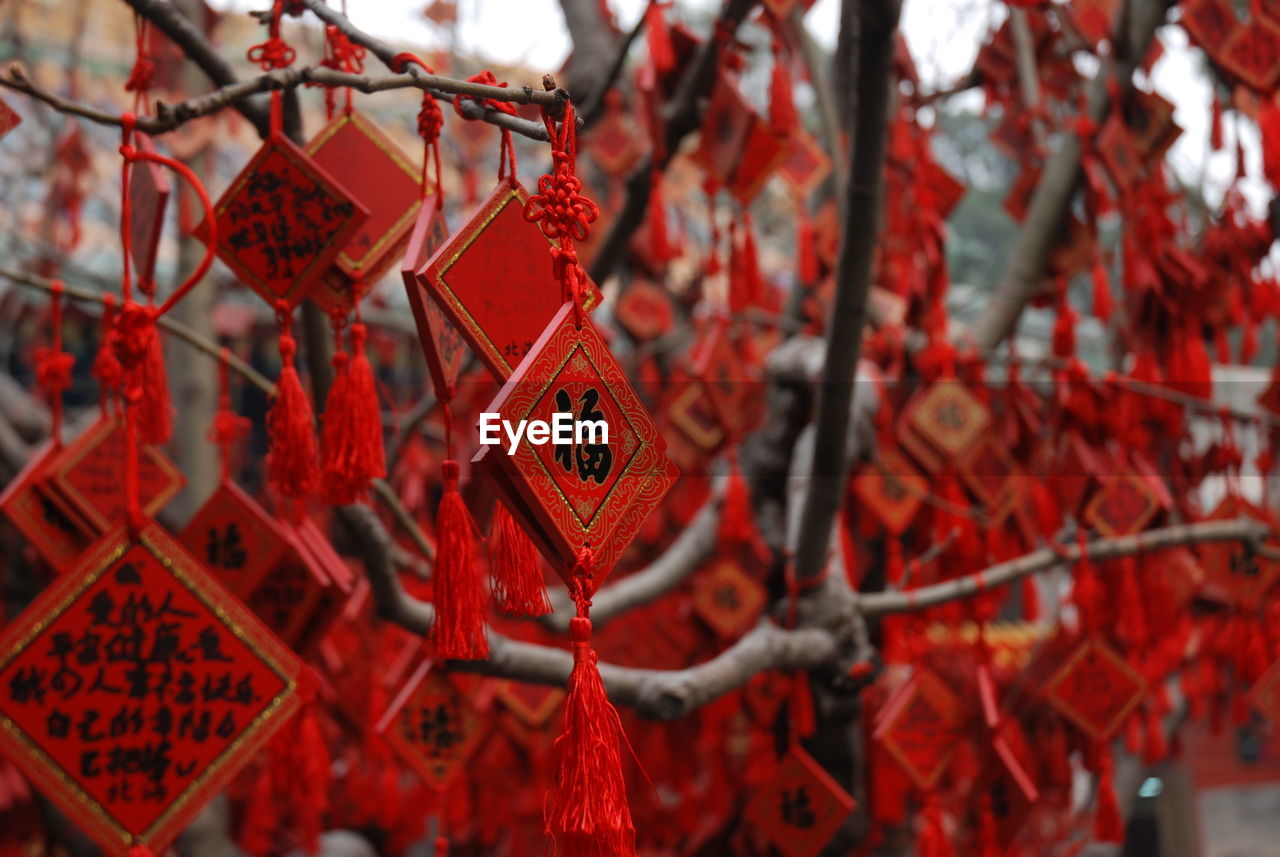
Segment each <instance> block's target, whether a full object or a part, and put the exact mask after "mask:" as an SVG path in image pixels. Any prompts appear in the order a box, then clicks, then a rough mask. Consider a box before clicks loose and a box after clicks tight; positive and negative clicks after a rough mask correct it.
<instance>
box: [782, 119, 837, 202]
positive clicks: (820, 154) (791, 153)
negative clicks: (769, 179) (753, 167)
mask: <svg viewBox="0 0 1280 857" xmlns="http://www.w3.org/2000/svg"><path fill="white" fill-rule="evenodd" d="M778 169H779V174H780V175H781V176H782V178H783V180H784V181H786V183H787V184H788V185H790V186H791V189H792V190H793V191H794V192H795V194H796V196H798V197H799V198H800V199H801V200H804V199H806V198H807V197H808V196H809V194H810V193H812V192H813V191H814V189H815V188H817V186H818V185H820V184H822V182H824V181H825V180H826V178H827V176H829V175H830V174H831V156H830V155H828V154H827V152H826V150H825V149H823V148H822V146H821V144H819V143H818V141H817V139H815V138H814V136H813V135H812V134H810V133H809V132H808V131H797V132H796V133H794V134H792V135H791V146H790V149H789V150H788V152H787V158H786V160H785V161H783V162H782V165H781V166H780V167H779V168H778Z"/></svg>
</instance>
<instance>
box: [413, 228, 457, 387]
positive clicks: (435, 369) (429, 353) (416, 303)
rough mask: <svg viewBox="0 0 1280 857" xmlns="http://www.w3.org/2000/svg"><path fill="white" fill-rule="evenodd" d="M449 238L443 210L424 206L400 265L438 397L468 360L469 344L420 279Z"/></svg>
mask: <svg viewBox="0 0 1280 857" xmlns="http://www.w3.org/2000/svg"><path fill="white" fill-rule="evenodd" d="M448 237H449V224H448V223H447V222H446V221H445V218H444V211H443V210H441V209H440V208H439V207H438V206H436V205H434V204H428V205H424V206H422V208H421V209H419V211H418V216H417V218H416V219H415V220H414V224H413V230H412V231H411V232H410V233H409V243H408V245H407V246H406V247H405V252H404V262H403V263H402V264H401V266H400V277H401V279H403V280H404V289H405V293H406V294H407V295H408V296H409V307H410V308H411V309H412V310H413V321H414V324H415V325H416V326H417V328H418V341H419V342H421V343H422V354H423V356H424V357H425V358H426V360H427V370H428V371H429V372H430V373H431V383H432V384H434V385H435V388H436V398H441V397H443V396H444V395H446V394H447V393H448V392H449V391H452V390H453V389H454V386H455V385H456V384H457V383H458V375H459V373H461V372H462V362H463V361H464V360H465V359H466V357H467V344H466V343H465V342H464V341H463V340H462V336H461V335H460V334H459V333H458V329H457V328H456V327H454V326H453V322H451V321H449V319H448V317H447V316H445V314H444V311H443V310H442V309H441V308H440V304H439V303H438V302H437V301H436V299H435V297H433V296H432V294H431V292H429V291H428V290H427V288H426V285H425V281H424V280H423V279H422V278H421V277H419V276H418V272H419V271H422V270H423V269H424V268H425V267H426V264H427V262H428V261H429V260H430V259H431V256H432V255H433V254H434V253H435V251H436V250H437V249H438V248H439V247H440V245H441V244H443V243H444V242H445V241H446V240H447V239H448Z"/></svg>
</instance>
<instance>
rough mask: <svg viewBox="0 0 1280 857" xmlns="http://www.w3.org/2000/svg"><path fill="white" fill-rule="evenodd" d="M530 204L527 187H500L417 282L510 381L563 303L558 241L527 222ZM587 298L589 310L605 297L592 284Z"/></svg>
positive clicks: (492, 367) (481, 355) (495, 371)
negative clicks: (555, 250)
mask: <svg viewBox="0 0 1280 857" xmlns="http://www.w3.org/2000/svg"><path fill="white" fill-rule="evenodd" d="M527 199H528V194H527V193H526V192H525V189H524V188H523V187H521V186H519V185H516V186H515V187H512V186H511V185H510V184H508V183H506V182H500V183H499V184H498V186H497V187H496V188H494V191H493V193H491V194H489V198H488V199H486V200H485V201H484V203H483V204H482V205H481V206H480V208H479V210H477V211H476V213H475V214H473V215H472V216H471V219H470V220H468V221H467V223H466V225H464V226H463V227H462V229H461V230H459V231H458V232H457V233H456V234H454V235H453V237H451V238H450V239H449V240H448V242H447V243H446V244H445V245H444V246H443V247H441V248H439V249H438V250H437V251H436V253H435V255H434V256H432V257H431V260H430V261H429V262H428V263H427V265H426V267H425V268H423V269H422V270H421V271H419V272H418V275H417V276H418V279H419V281H421V282H422V283H423V285H424V286H425V287H426V289H427V290H428V291H429V292H430V293H431V295H432V297H434V298H435V299H436V301H438V302H439V304H440V307H441V308H442V309H443V310H444V312H445V315H447V316H448V317H449V320H450V321H452V322H453V324H454V325H455V326H456V327H457V329H458V333H460V334H461V335H462V338H463V339H465V340H466V341H467V344H468V345H470V346H471V350H472V351H474V352H475V354H476V356H477V357H479V358H480V359H481V360H482V361H484V364H485V365H486V366H488V367H489V371H491V372H493V374H494V375H495V376H497V378H498V379H499V380H506V379H507V378H508V377H510V376H511V373H512V372H514V371H515V368H516V366H517V365H519V363H520V361H521V360H522V359H524V356H525V355H526V354H528V353H529V352H530V351H531V350H532V349H533V344H534V342H536V341H537V339H538V336H539V335H540V334H541V333H542V331H543V330H544V329H545V328H546V326H547V323H548V322H549V321H551V317H552V316H554V315H555V314H556V311H557V310H558V309H560V305H561V304H562V303H564V294H563V287H562V286H561V283H560V280H559V278H558V277H557V276H556V272H555V266H554V265H553V264H552V260H551V247H552V246H554V245H553V242H551V241H550V240H549V239H548V238H547V237H546V236H545V235H543V234H542V230H541V229H539V228H538V226H537V224H535V223H531V222H530V221H528V220H525V219H524V204H525V201H526V200H527ZM588 291H589V292H590V295H589V297H588V298H587V300H586V301H585V306H586V308H587V309H591V308H592V307H594V306H595V305H596V304H597V303H598V302H599V300H600V291H599V289H597V288H596V287H595V285H594V284H590V288H589V290H588Z"/></svg>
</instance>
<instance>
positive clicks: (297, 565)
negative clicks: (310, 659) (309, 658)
mask: <svg viewBox="0 0 1280 857" xmlns="http://www.w3.org/2000/svg"><path fill="white" fill-rule="evenodd" d="M280 526H281V530H282V531H283V532H284V534H285V536H286V537H287V539H288V542H289V545H290V550H289V551H288V552H286V553H285V555H284V556H283V557H282V558H281V560H280V562H279V563H278V564H277V565H276V567H275V568H273V569H270V570H269V571H267V573H266V574H264V575H262V576H261V577H260V578H259V580H258V582H257V583H256V584H255V585H254V586H253V587H252V589H251V591H249V592H248V593H246V595H245V603H246V604H248V605H249V607H250V608H251V609H252V610H253V612H254V613H257V614H258V616H259V617H260V618H261V619H262V621H263V622H265V623H266V624H267V627H269V628H271V629H272V630H273V631H275V632H276V634H277V635H278V636H279V637H280V639H281V640H283V641H284V642H285V643H286V644H288V645H289V646H290V648H292V649H293V650H294V651H295V652H298V653H299V654H309V653H310V652H311V651H312V650H313V649H314V648H315V646H316V645H317V644H318V643H319V642H320V638H321V637H323V636H324V634H325V632H326V631H328V629H329V626H330V625H331V624H333V620H334V619H336V618H337V617H338V615H339V614H340V613H341V612H342V608H343V606H344V605H345V604H346V603H347V599H348V598H349V597H350V595H351V592H352V590H353V589H354V587H355V578H354V575H353V574H352V573H351V569H350V568H349V567H348V566H347V564H346V563H345V562H343V561H342V557H341V556H339V555H338V553H337V551H335V550H334V549H333V545H331V544H330V543H329V539H328V538H327V537H326V536H325V534H324V533H323V532H321V530H320V527H319V525H318V524H316V522H315V521H314V520H312V519H311V518H309V517H304V518H302V520H301V521H299V522H297V523H294V522H290V521H282V522H281V523H280Z"/></svg>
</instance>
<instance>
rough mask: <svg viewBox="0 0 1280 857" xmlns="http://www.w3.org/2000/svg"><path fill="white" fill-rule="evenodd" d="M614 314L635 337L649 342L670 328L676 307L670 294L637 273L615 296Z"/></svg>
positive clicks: (673, 322) (673, 321) (673, 320)
mask: <svg viewBox="0 0 1280 857" xmlns="http://www.w3.org/2000/svg"><path fill="white" fill-rule="evenodd" d="M614 315H615V316H617V319H618V323H619V324H621V325H622V326H623V327H624V328H626V330H627V333H630V334H631V335H632V336H633V337H634V338H635V339H637V340H639V341H640V342H648V341H650V340H652V339H657V338H658V337H659V336H662V335H663V334H664V333H667V332H668V331H670V330H671V328H672V326H673V325H674V324H675V310H673V309H672V307H671V295H669V294H668V293H667V290H666V289H664V288H663V287H662V286H660V285H658V284H657V283H655V282H653V280H648V279H645V278H643V277H636V278H635V279H633V280H632V281H631V283H630V284H629V285H628V286H627V288H626V289H625V290H624V291H623V292H622V296H621V297H619V298H618V302H617V305H616V307H615V308H614Z"/></svg>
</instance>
